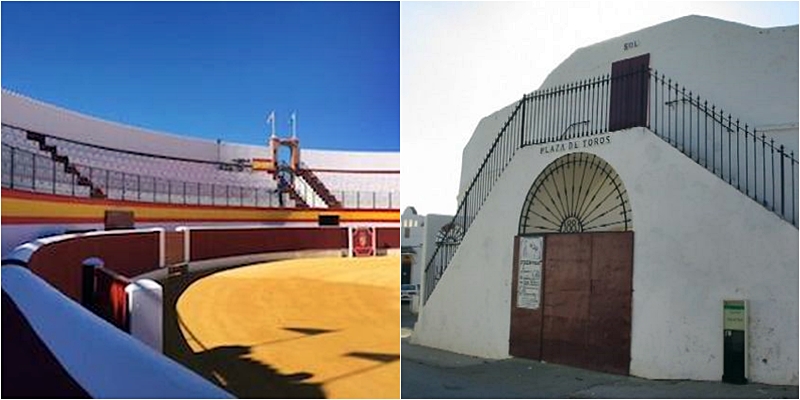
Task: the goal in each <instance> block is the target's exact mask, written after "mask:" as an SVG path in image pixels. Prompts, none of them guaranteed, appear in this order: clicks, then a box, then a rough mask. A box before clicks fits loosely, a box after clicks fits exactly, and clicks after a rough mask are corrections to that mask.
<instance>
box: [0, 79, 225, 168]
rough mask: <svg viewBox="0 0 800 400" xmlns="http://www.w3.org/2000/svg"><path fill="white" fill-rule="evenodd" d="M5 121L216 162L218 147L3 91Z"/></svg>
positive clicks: (66, 135) (112, 145) (99, 142)
mask: <svg viewBox="0 0 800 400" xmlns="http://www.w3.org/2000/svg"><path fill="white" fill-rule="evenodd" d="M2 104H3V108H2V121H3V123H4V124H10V125H13V126H16V127H19V128H24V129H28V130H32V131H36V132H41V133H46V134H49V135H54V136H58V137H61V138H65V139H72V140H77V141H80V142H83V143H91V144H95V145H99V146H106V147H110V148H113V149H125V150H130V151H138V152H142V153H147V154H157V155H164V156H170V157H182V158H189V159H199V160H212V161H216V160H217V144H216V142H213V141H210V140H201V139H190V138H187V137H180V136H176V135H170V134H166V133H163V132H155V131H150V130H146V129H143V128H136V127H132V126H127V125H122V124H118V123H115V122H109V121H104V120H101V119H97V118H94V117H89V116H86V115H83V114H79V113H77V112H74V111H70V110H66V109H63V108H60V107H56V106H53V105H50V104H46V103H43V102H40V101H38V100H33V99H31V98H28V97H24V96H22V95H18V94H14V93H12V92H9V91H7V90H5V89H3V96H2Z"/></svg>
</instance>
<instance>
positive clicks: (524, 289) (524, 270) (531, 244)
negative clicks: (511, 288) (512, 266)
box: [517, 237, 544, 310]
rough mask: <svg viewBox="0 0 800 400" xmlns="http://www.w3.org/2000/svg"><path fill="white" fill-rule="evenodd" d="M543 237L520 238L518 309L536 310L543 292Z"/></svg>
mask: <svg viewBox="0 0 800 400" xmlns="http://www.w3.org/2000/svg"><path fill="white" fill-rule="evenodd" d="M543 250H544V240H543V238H542V237H521V238H519V269H518V271H519V273H518V275H517V308H528V309H532V310H536V309H538V308H539V299H540V298H541V296H540V295H541V291H542V253H543Z"/></svg>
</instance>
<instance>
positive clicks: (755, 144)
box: [423, 68, 798, 301]
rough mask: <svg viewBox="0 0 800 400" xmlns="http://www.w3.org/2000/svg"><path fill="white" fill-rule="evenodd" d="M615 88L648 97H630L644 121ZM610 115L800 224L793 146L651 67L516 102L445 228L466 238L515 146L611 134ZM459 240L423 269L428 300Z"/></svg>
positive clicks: (442, 246) (446, 244)
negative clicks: (621, 103) (627, 113)
mask: <svg viewBox="0 0 800 400" xmlns="http://www.w3.org/2000/svg"><path fill="white" fill-rule="evenodd" d="M612 87H613V88H617V89H618V88H624V89H626V90H630V88H634V90H635V91H638V94H637V93H634V94H635V95H640V96H642V97H641V99H640V100H641V101H637V100H633V101H631V102H630V103H635V104H633V105H632V106H631V107H633V108H632V111H631V114H634V115H640V116H642V118H641V119H639V120H637V118H632V121H633V122H632V123H630V124H628V125H624V126H621V127H620V126H619V122H620V121H619V118H618V117H619V111H620V110H619V109H614V110H613V111H614V113H612V112H611V111H612V110H611V108H610V103H611V102H612V98H613V97H612V96H611V92H612ZM617 94H620V93H617ZM622 94H625V95H627V94H628V93H622ZM616 97H617V98H619V97H623V96H616ZM630 103H629V104H630ZM636 107H638V108H636ZM623 111H624V110H623ZM612 118H614V119H616V120H615V121H614V122H613V123H614V125H615V131H617V130H622V129H627V128H632V127H637V126H638V127H646V128H648V129H649V130H650V131H652V132H653V133H654V134H656V135H657V136H658V137H660V138H661V139H663V140H664V141H666V142H667V143H669V144H670V145H672V146H673V147H675V148H676V149H678V150H679V151H681V152H682V153H683V154H684V155H686V156H687V157H689V158H691V159H692V160H693V161H695V162H696V163H698V164H699V165H702V166H703V167H705V168H706V169H707V170H708V171H710V172H712V173H714V174H715V175H717V177H719V178H720V179H722V180H724V181H725V182H727V183H728V184H730V185H731V186H733V187H735V188H737V189H738V190H739V191H740V192H741V193H742V194H744V195H746V196H748V197H750V198H751V199H753V200H754V201H756V202H758V203H759V204H761V205H762V206H763V207H765V208H766V209H768V210H769V211H772V212H774V213H775V214H777V215H778V216H779V217H781V218H782V219H783V220H784V221H786V222H787V223H790V224H792V225H793V226H794V227H795V228H797V226H798V218H797V215H796V214H797V205H798V204H797V201H798V199H797V195H796V193H797V190H796V189H797V187H796V185H795V179H796V176H797V174H798V161H797V159H796V158H795V154H794V152H789V153H787V152H786V149H785V148H784V146H776V145H775V143H774V140H772V139H768V138H767V137H766V135H763V134H762V135H760V136H759V134H758V132H757V130H756V129H754V128H751V127H750V126H749V125H747V124H744V123H742V122H740V120H739V119H736V118H734V117H733V116H732V115H731V114H727V115H726V114H725V113H724V111H723V110H722V109H720V108H718V107H716V106H715V105H713V104H711V103H709V102H708V101H707V100H704V99H702V98H700V96H698V95H696V94H693V93H692V92H691V91H686V89H685V87H680V86H679V84H678V82H676V81H674V80H672V79H669V78H667V77H666V76H665V75H663V74H662V75H661V76H659V74H658V72H657V71H654V70H651V69H649V68H643V69H641V70H636V71H628V72H625V73H622V74H619V73H617V74H615V75H613V76H612V75H611V74H606V75H603V76H599V77H595V78H591V79H586V80H581V81H578V82H573V83H570V84H566V85H561V86H557V87H554V88H548V89H543V90H539V91H536V92H533V93H531V94H526V95H524V96H523V97H522V99H521V100H519V101H518V102H517V103H516V104H515V105H514V106H513V107H512V108H511V111H510V113H509V115H508V117H507V118H506V120H505V122H504V123H503V125H502V126H501V128H500V130H499V132H498V133H497V135H496V136H495V138H494V140H493V141H492V142H491V146H490V147H489V150H488V152H487V153H486V155H485V156H484V158H483V160H482V162H481V164H480V166H479V167H478V169H477V172H476V173H475V175H474V176H473V178H472V180H471V181H470V183H469V185H468V186H467V188H466V190H465V191H464V192H463V195H462V196H461V197H460V199H459V205H458V209H457V211H456V213H455V215H454V216H453V219H452V220H451V221H450V223H449V224H448V225H447V226H450V227H455V226H460V230H461V232H463V233H462V234H461V238H463V237H465V236H466V234H467V233H468V231H469V228H470V226H471V225H472V222H473V221H474V220H475V218H476V217H477V215H478V213H479V212H480V209H481V207H482V206H483V204H484V202H485V201H486V199H487V198H488V196H489V194H490V193H491V191H492V188H493V186H494V184H495V183H496V182H497V181H498V180H499V178H500V177H501V175H502V174H503V172H504V171H505V169H506V167H507V166H508V165H509V163H510V162H511V161H512V160H513V158H514V156H515V154H516V152H517V150H519V149H521V148H524V147H527V146H531V145H542V144H548V143H556V142H561V141H565V140H572V139H578V138H586V137H591V136H596V135H600V134H606V133H609V132H610V130H609V124H610V120H611V119H612ZM623 123H625V121H623ZM460 243H461V240H460V239H459V240H458V241H455V242H454V241H452V240H450V241H439V242H437V246H436V249H435V250H434V253H433V255H432V257H431V258H430V261H429V262H428V264H427V265H426V267H425V288H424V289H425V291H424V293H423V301H427V300H428V298H429V297H430V295H431V293H433V291H434V289H435V288H436V285H437V283H438V281H439V280H440V279H441V277H442V276H443V274H444V272H445V270H446V269H447V267H448V265H449V264H450V261H451V260H452V258H453V257H454V256H455V254H456V253H457V250H458V247H459V245H460Z"/></svg>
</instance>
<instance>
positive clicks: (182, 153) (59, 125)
mask: <svg viewBox="0 0 800 400" xmlns="http://www.w3.org/2000/svg"><path fill="white" fill-rule="evenodd" d="M2 103H3V108H2V121H3V123H4V124H9V125H12V126H15V127H19V128H23V129H27V130H30V131H34V132H38V133H43V134H47V135H53V136H57V137H61V138H65V139H71V140H75V141H78V142H83V143H91V144H95V145H98V146H105V147H109V148H112V149H121V150H128V151H136V152H140V153H146V154H155V155H162V156H168V157H179V158H187V159H194V160H204V161H213V162H217V161H221V162H230V161H231V160H233V159H237V158H246V159H250V158H272V153H271V152H270V149H269V145H268V144H267V143H266V142H267V139H268V135H267V133H266V129H265V133H264V143H265V144H264V146H253V145H247V144H238V143H226V142H221V143H219V144H217V143H216V142H214V141H210V140H204V139H197V138H190V137H184V136H178V135H173V134H169V133H165V132H156V131H152V130H148V129H144V128H138V127H133V126H127V125H123V124H118V123H115V122H109V121H104V120H101V119H98V118H94V117H90V116H87V115H83V114H80V113H77V112H74V111H70V110H67V109H64V108H60V107H57V106H54V105H50V104H47V103H44V102H41V101H38V100H34V99H31V98H28V97H25V96H23V95H20V94H16V93H13V92H10V91H8V90H5V89H3V91H2ZM301 139H302V138H301ZM343 140H346V139H343ZM301 160H302V161H303V162H305V163H306V164H307V165H308V167H309V168H312V169H313V168H323V169H338V170H393V171H399V170H400V153H399V152H358V151H352V152H351V151H333V150H314V149H305V148H303V149H301Z"/></svg>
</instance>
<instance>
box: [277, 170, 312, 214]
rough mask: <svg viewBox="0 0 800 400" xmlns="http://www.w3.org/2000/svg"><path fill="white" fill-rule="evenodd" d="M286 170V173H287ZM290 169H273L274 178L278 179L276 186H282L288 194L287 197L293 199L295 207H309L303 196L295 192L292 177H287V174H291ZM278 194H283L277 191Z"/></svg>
mask: <svg viewBox="0 0 800 400" xmlns="http://www.w3.org/2000/svg"><path fill="white" fill-rule="evenodd" d="M287 172H288V174H287ZM291 173H292V172H291V170H288V169H285V170H282V169H279V170H277V171H275V175H274V178H275V180H276V181H278V188H283V191H284V192H285V193H287V194H288V195H289V198H290V199H292V201H294V204H295V207H297V208H309V206H308V203H306V201H305V200H304V199H303V196H300V194H298V193H297V189H296V188H295V187H294V184H293V183H292V179H291V178H289V177H288V176H287V175H291ZM279 195H283V194H282V193H279Z"/></svg>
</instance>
